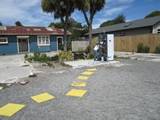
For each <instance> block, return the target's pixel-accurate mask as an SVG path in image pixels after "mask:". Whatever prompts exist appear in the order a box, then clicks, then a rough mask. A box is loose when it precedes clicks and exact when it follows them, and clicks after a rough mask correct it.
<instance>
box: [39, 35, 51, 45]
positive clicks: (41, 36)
mask: <svg viewBox="0 0 160 120" xmlns="http://www.w3.org/2000/svg"><path fill="white" fill-rule="evenodd" d="M39 37H41V38H42V37H48V38H49V39H48V40H49V43H48V44H42V43H40V42H39ZM37 45H38V46H50V36H46V35H40V36H37Z"/></svg>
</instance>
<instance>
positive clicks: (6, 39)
mask: <svg viewBox="0 0 160 120" xmlns="http://www.w3.org/2000/svg"><path fill="white" fill-rule="evenodd" d="M1 39H4V40H5V41H6V42H1V41H0V45H3V44H8V38H7V37H0V40H1Z"/></svg>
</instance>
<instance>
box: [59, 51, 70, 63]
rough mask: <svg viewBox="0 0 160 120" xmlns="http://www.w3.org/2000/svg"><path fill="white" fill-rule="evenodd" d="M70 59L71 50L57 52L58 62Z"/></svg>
mask: <svg viewBox="0 0 160 120" xmlns="http://www.w3.org/2000/svg"><path fill="white" fill-rule="evenodd" d="M70 60H73V55H72V52H71V51H67V52H64V51H62V52H60V53H59V61H60V62H64V61H70Z"/></svg>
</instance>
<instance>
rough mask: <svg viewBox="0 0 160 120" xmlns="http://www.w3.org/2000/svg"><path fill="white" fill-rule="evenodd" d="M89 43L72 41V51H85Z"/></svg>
mask: <svg viewBox="0 0 160 120" xmlns="http://www.w3.org/2000/svg"><path fill="white" fill-rule="evenodd" d="M88 45H89V42H88V41H72V51H73V52H77V51H85V49H86V48H87V46H88Z"/></svg>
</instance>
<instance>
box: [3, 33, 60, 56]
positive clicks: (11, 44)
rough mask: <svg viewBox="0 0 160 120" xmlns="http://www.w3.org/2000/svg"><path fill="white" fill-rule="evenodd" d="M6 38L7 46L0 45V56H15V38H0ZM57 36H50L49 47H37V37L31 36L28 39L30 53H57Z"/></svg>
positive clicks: (16, 51)
mask: <svg viewBox="0 0 160 120" xmlns="http://www.w3.org/2000/svg"><path fill="white" fill-rule="evenodd" d="M0 37H7V38H8V44H3V45H0V55H2V54H17V53H18V50H17V36H0ZM57 47H58V46H57V36H54V35H51V36H50V46H41V47H40V46H38V45H37V36H36V35H32V36H30V37H29V48H30V52H50V51H57Z"/></svg>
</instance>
